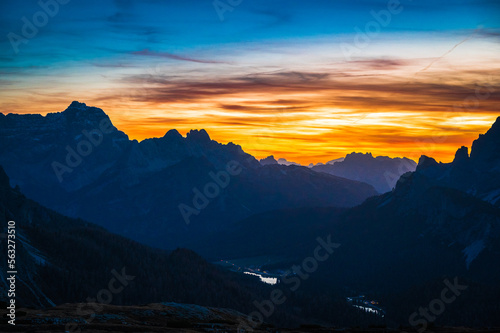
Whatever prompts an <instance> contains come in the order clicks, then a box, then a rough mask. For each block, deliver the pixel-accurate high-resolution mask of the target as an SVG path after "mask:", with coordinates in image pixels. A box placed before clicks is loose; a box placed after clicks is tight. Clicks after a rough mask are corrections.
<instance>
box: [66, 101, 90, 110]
mask: <svg viewBox="0 0 500 333" xmlns="http://www.w3.org/2000/svg"><path fill="white" fill-rule="evenodd" d="M69 108H77V109H84V108H87V104H85V103H80V102H78V101H73V102H71V104H70V105H69V106H68V109H69Z"/></svg>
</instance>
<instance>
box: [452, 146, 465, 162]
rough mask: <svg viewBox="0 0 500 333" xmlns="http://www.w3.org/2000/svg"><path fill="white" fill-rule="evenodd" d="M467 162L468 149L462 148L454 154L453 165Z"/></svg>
mask: <svg viewBox="0 0 500 333" xmlns="http://www.w3.org/2000/svg"><path fill="white" fill-rule="evenodd" d="M468 160H469V148H467V147H465V146H462V147H460V149H458V150H457V152H456V153H455V159H454V160H453V163H462V162H464V161H468Z"/></svg>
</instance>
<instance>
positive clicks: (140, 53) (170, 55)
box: [131, 49, 225, 64]
mask: <svg viewBox="0 0 500 333" xmlns="http://www.w3.org/2000/svg"><path fill="white" fill-rule="evenodd" d="M131 54H133V55H137V56H146V57H159V58H167V59H173V60H180V61H189V62H196V63H200V64H224V63H225V62H221V61H215V60H202V59H195V58H190V57H184V56H179V55H176V54H173V53H168V52H157V51H151V50H149V49H144V50H141V51H134V52H131Z"/></svg>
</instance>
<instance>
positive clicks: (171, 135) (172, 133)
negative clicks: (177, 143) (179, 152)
mask: <svg viewBox="0 0 500 333" xmlns="http://www.w3.org/2000/svg"><path fill="white" fill-rule="evenodd" d="M163 137H164V138H166V139H170V138H172V139H174V138H181V139H182V135H181V133H179V131H178V130H176V129H171V130H169V131H168V132H167V133H165V135H164V136H163Z"/></svg>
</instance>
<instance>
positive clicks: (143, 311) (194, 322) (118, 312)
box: [0, 303, 500, 333]
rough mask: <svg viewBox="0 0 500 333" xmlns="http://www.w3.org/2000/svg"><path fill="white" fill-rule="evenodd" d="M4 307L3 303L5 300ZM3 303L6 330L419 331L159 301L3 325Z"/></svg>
mask: <svg viewBox="0 0 500 333" xmlns="http://www.w3.org/2000/svg"><path fill="white" fill-rule="evenodd" d="M3 305H5V304H3ZM3 305H2V309H1V310H0V314H1V315H2V319H3V320H2V321H3V322H2V326H3V327H2V328H1V331H2V332H37V333H49V332H50V333H54V332H96V333H97V332H107V333H113V332H220V333H222V332H228V333H230V332H255V333H259V332H282V333H285V332H290V333H291V332H296V333H300V332H359V333H361V332H374V333H375V332H417V330H416V329H412V328H403V329H389V328H385V327H368V328H359V327H357V328H325V327H321V326H314V325H311V326H303V327H300V328H297V329H278V328H275V327H273V326H272V325H267V324H263V325H260V326H258V327H255V328H252V327H251V326H248V324H247V321H246V320H247V316H246V315H244V314H242V313H240V312H236V311H234V310H229V309H220V308H210V307H201V306H198V305H190V304H178V303H160V304H148V305H144V306H114V305H103V304H94V305H95V308H93V307H92V306H90V305H89V304H64V305H61V306H57V307H54V308H49V309H45V310H33V309H17V313H16V325H15V326H12V325H4V323H5V322H6V320H5V318H6V315H7V310H6V307H5V306H3ZM430 331H432V332H492V333H494V332H500V328H499V329H495V328H490V329H487V328H484V329H477V328H476V329H469V328H465V327H452V328H450V327H442V328H435V327H433V328H432V329H430V330H429V331H428V332H430Z"/></svg>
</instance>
